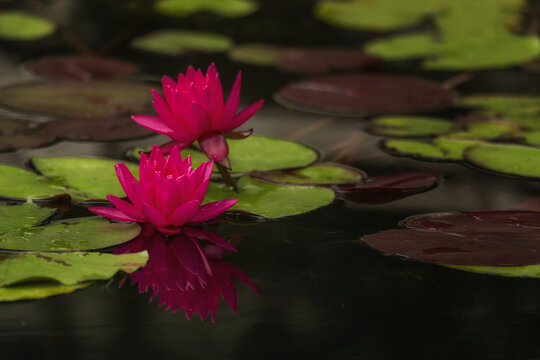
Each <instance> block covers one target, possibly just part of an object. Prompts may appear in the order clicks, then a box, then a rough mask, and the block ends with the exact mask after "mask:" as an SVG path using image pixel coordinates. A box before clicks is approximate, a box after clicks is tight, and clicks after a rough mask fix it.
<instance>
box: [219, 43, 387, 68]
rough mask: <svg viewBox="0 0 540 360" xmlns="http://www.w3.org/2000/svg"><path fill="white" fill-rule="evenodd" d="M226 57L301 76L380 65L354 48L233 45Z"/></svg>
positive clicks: (378, 60)
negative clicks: (303, 74)
mask: <svg viewBox="0 0 540 360" xmlns="http://www.w3.org/2000/svg"><path fill="white" fill-rule="evenodd" d="M229 57H230V58H231V59H233V60H235V61H239V62H244V63H247V64H254V65H267V66H276V67H278V68H280V69H283V70H287V71H293V72H301V73H319V72H328V71H330V70H339V69H355V68H369V67H372V66H374V65H376V64H378V63H379V62H380V59H379V58H378V57H375V56H371V55H367V54H365V53H364V52H362V51H360V50H357V49H347V48H300V47H285V46H278V45H268V44H244V45H240V46H236V47H234V48H233V49H232V50H231V51H230V52H229Z"/></svg>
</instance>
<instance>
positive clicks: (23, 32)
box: [0, 11, 55, 41]
mask: <svg viewBox="0 0 540 360" xmlns="http://www.w3.org/2000/svg"><path fill="white" fill-rule="evenodd" d="M54 31H55V25H54V24H53V23H52V22H50V21H49V20H47V19H44V18H41V17H38V16H36V15H32V14H29V13H25V12H22V11H2V12H0V38H3V39H7V40H17V41H31V40H38V39H41V38H44V37H46V36H49V35H51V34H52V33H53V32H54Z"/></svg>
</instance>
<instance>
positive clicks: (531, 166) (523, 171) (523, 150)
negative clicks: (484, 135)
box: [464, 144, 540, 179]
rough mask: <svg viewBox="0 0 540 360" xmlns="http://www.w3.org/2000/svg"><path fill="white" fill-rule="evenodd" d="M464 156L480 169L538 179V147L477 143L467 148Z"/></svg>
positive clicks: (539, 149)
mask: <svg viewBox="0 0 540 360" xmlns="http://www.w3.org/2000/svg"><path fill="white" fill-rule="evenodd" d="M464 157H465V160H467V161H468V162H470V163H471V164H473V165H475V166H478V167H480V168H482V169H486V170H490V171H494V172H497V173H501V174H507V175H516V176H521V177H526V178H532V179H540V148H535V147H530V146H522V145H512V144H478V145H476V146H473V147H471V148H468V149H467V150H466V151H465V153H464Z"/></svg>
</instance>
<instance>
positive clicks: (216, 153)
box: [199, 133, 229, 162]
mask: <svg viewBox="0 0 540 360" xmlns="http://www.w3.org/2000/svg"><path fill="white" fill-rule="evenodd" d="M199 146H200V147H201V150H202V152H203V153H204V154H205V155H206V156H207V157H208V158H209V159H210V160H214V161H216V162H219V161H221V160H223V159H224V158H225V157H226V156H227V155H228V154H229V146H228V145H227V140H226V139H225V137H224V136H223V135H221V134H220V133H211V134H209V135H206V136H203V137H202V138H199Z"/></svg>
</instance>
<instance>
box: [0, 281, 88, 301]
mask: <svg viewBox="0 0 540 360" xmlns="http://www.w3.org/2000/svg"><path fill="white" fill-rule="evenodd" d="M91 284H92V283H91V282H86V283H81V284H76V285H70V286H66V285H58V284H48V283H44V284H22V285H16V286H9V287H0V301H17V300H31V299H43V298H46V297H49V296H54V295H61V294H68V293H70V292H73V291H75V290H79V289H84V288H86V287H88V286H89V285H91Z"/></svg>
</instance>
